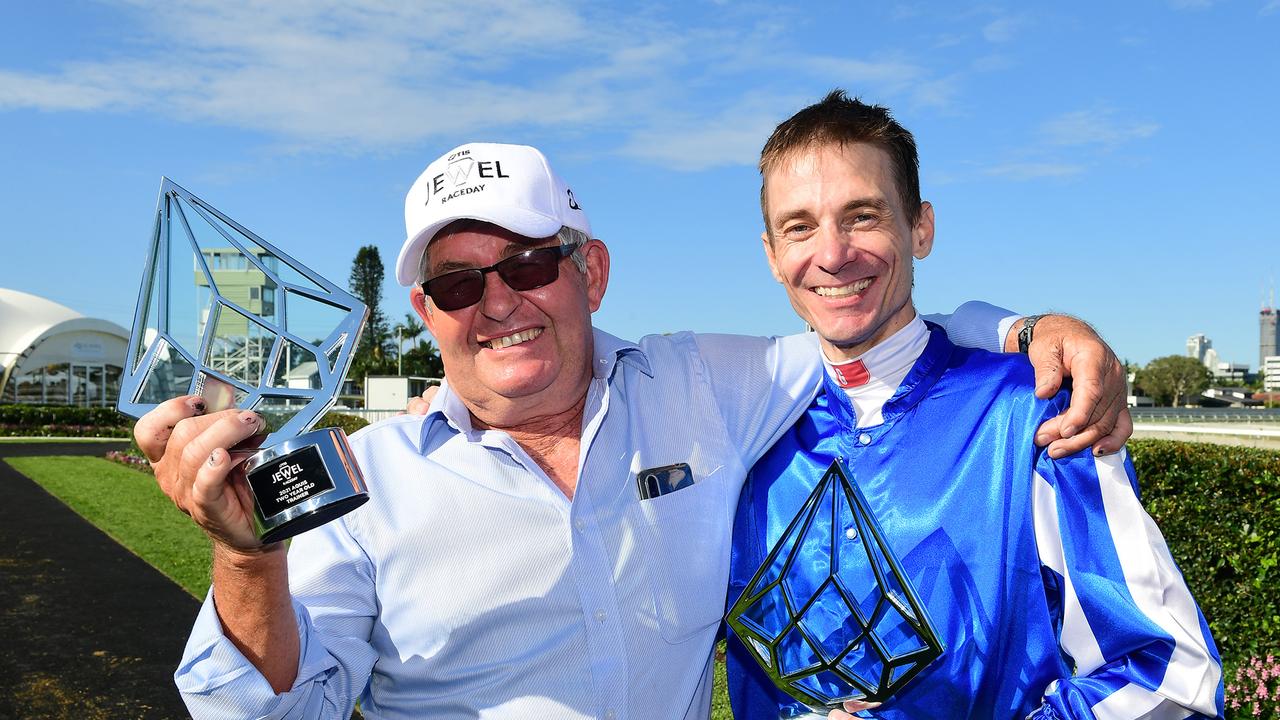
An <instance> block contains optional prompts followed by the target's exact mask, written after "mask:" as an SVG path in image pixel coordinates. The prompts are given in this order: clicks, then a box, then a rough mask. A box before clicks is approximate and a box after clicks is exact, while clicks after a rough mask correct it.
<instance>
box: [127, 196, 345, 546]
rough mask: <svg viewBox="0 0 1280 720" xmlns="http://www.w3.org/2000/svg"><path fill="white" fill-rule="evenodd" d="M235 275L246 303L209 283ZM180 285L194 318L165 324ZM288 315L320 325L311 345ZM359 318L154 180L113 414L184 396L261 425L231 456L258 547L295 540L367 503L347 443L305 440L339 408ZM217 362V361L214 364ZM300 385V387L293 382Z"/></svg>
mask: <svg viewBox="0 0 1280 720" xmlns="http://www.w3.org/2000/svg"><path fill="white" fill-rule="evenodd" d="M197 229H198V231H197ZM184 243H185V244H184ZM188 246H189V248H188ZM188 249H189V250H190V252H187V250H188ZM224 255H225V256H227V257H234V258H235V260H236V269H235V270H234V271H228V270H225V269H220V268H218V267H217V265H216V262H215V261H217V262H221V261H222V259H223V256H224ZM188 261H189V265H190V267H189V268H188V267H187V265H188ZM211 265H214V267H213V268H211ZM237 273H238V274H240V275H250V276H252V278H254V280H255V281H256V282H257V283H258V292H257V293H255V294H256V295H257V300H256V301H255V303H251V302H249V301H248V300H246V299H244V298H239V297H237V298H232V297H228V296H227V294H226V293H225V292H224V291H223V290H222V289H220V287H219V285H220V284H223V283H224V280H223V279H215V278H225V277H229V276H234V275H236V274H237ZM185 278H190V282H191V283H193V285H194V286H195V287H194V291H193V292H192V297H194V298H195V299H194V300H192V301H191V308H194V311H195V317H185V318H180V317H174V315H175V310H176V309H177V308H176V305H178V304H179V303H181V302H184V301H185V297H183V299H181V300H179V299H175V298H178V297H179V296H182V294H183V293H184V292H187V291H190V290H191V288H189V287H187V286H186V285H185V284H184V283H183V280H184V279H185ZM240 284H241V285H244V284H245V283H243V282H241V283H240ZM237 289H244V288H237ZM267 293H270V296H271V303H270V306H269V307H270V308H271V310H270V312H269V313H268V312H266V311H265V308H266V307H268V305H267V303H266V302H265V301H264V296H265V295H266V294H267ZM255 304H256V306H257V309H256V310H255V309H254V305H255ZM291 305H293V306H295V316H303V315H307V313H311V315H307V317H309V318H310V317H319V318H320V320H319V321H316V322H315V323H313V324H312V325H311V326H310V329H311V330H313V331H314V332H312V333H311V334H312V336H311V337H304V336H303V334H302V333H303V332H304V331H303V330H301V329H299V327H291V326H290V320H289V308H290V306H291ZM277 306H278V311H277ZM181 309H190V308H181ZM367 315H368V310H367V308H366V307H365V305H364V303H362V302H360V300H358V299H357V298H356V297H355V296H353V295H351V293H349V292H347V291H346V290H344V289H343V288H340V287H338V286H337V285H334V284H333V283H331V282H329V281H328V280H327V279H325V278H324V277H322V276H320V275H319V274H317V273H315V272H314V271H312V270H311V269H309V268H307V267H306V266H305V265H303V264H301V263H299V262H298V261H296V260H294V259H293V258H292V257H291V256H289V255H288V254H286V253H284V252H282V251H281V250H280V249H279V248H277V247H275V246H274V245H272V244H270V243H268V242H267V241H265V240H263V239H262V238H260V237H258V236H257V235H256V234H254V233H253V232H252V231H250V230H248V229H246V228H245V227H244V226H242V225H240V224H239V223H237V222H236V221H235V220H232V219H231V218H230V217H227V216H226V215H224V214H223V213H221V212H219V211H218V210H217V209H216V208H214V207H213V206H212V205H210V204H208V203H206V202H205V201H203V200H201V199H200V198H198V197H196V196H195V195H192V194H191V193H189V192H187V191H186V190H184V189H183V188H182V187H180V186H178V185H177V184H176V183H174V182H173V181H171V180H169V179H168V178H162V179H161V185H160V197H159V200H158V201H157V205H156V220H155V227H154V230H153V233H152V239H151V245H150V248H149V250H148V253H147V261H146V271H145V274H144V275H143V280H142V286H141V288H140V289H139V292H138V305H137V310H136V311H135V314H134V320H133V330H132V333H131V335H130V339H129V351H128V357H127V359H126V361H125V372H124V374H123V377H122V378H121V389H120V400H119V402H118V404H117V409H119V410H120V412H122V413H124V414H126V415H130V416H132V417H135V418H137V417H141V416H142V415H144V414H145V413H147V412H148V411H150V410H152V409H153V408H155V407H156V405H158V404H159V403H160V402H163V401H164V400H167V399H168V398H169V397H174V396H178V395H182V394H192V395H202V396H204V397H205V398H206V403H207V405H208V410H209V411H210V412H213V411H217V410H221V409H226V408H229V407H238V408H241V409H247V410H254V411H256V412H258V413H259V414H261V415H262V416H263V417H264V418H265V419H266V420H267V427H268V430H269V433H268V434H267V435H266V437H265V438H261V437H259V438H256V441H255V442H253V443H252V444H251V445H250V446H247V447H245V448H237V449H233V454H234V455H243V454H249V457H248V458H247V459H246V460H245V464H244V471H245V476H246V479H247V480H248V484H249V488H250V491H251V492H252V494H253V498H254V520H255V525H256V529H257V533H258V537H259V539H260V540H261V541H262V542H263V543H264V544H265V543H272V542H276V541H279V540H283V539H285V538H288V537H292V536H293V535H296V534H298V533H300V532H304V531H306V530H310V529H311V528H314V527H316V526H318V525H321V524H323V523H326V522H328V521H330V520H332V519H334V518H337V517H339V516H341V515H343V514H345V513H347V512H350V511H351V510H354V509H355V508H357V507H359V506H360V505H362V504H364V503H365V502H366V501H367V500H368V499H369V496H368V493H367V492H366V489H365V483H364V479H363V477H362V476H361V474H360V469H359V467H358V466H357V465H356V463H355V461H354V459H353V457H352V453H351V449H350V447H349V446H348V444H347V440H346V436H345V434H344V433H343V432H342V431H341V430H339V429H336V428H322V429H319V430H311V431H309V432H308V430H309V429H310V428H311V427H312V426H313V425H314V424H315V423H316V422H317V421H318V420H319V419H320V417H321V416H322V415H324V413H325V412H326V411H327V410H328V409H329V408H330V407H332V406H333V404H334V402H335V400H336V399H337V395H338V392H339V390H340V388H341V383H342V379H343V376H344V375H345V374H346V371H347V369H348V367H349V366H350V364H351V360H352V353H353V351H354V349H355V347H356V344H357V343H358V342H359V338H360V333H361V331H362V330H363V328H364V322H365V319H366V316H367ZM301 324H303V323H300V322H299V323H296V325H301ZM231 326H234V327H236V328H237V329H238V328H241V327H243V328H244V336H243V337H239V336H237V337H236V338H231V339H229V338H228V337H225V333H224V332H223V330H224V329H225V328H226V327H231ZM315 328H323V329H320V330H315ZM180 336H181V337H180ZM250 336H252V337H250ZM231 340H238V341H241V342H242V345H241V346H240V351H241V353H242V357H241V358H240V361H239V362H235V363H232V362H229V361H227V354H228V353H232V352H235V350H234V349H233V350H227V347H229V346H231V347H233V348H234V346H235V343H234V342H231ZM251 342H252V348H253V351H255V352H256V354H251V352H250V343H251ZM192 344H194V345H196V347H189V345H192ZM215 352H220V353H223V356H222V357H218V358H217V360H218V362H214V359H215V357H214V355H215ZM302 373H306V377H307V380H306V383H308V384H307V386H306V387H299V386H297V383H295V382H293V381H292V380H293V377H294V376H295V375H300V374H302ZM188 374H189V377H187V375H188ZM259 446H265V449H261V450H258V449H257V448H258V447H259ZM250 453H251V454H250Z"/></svg>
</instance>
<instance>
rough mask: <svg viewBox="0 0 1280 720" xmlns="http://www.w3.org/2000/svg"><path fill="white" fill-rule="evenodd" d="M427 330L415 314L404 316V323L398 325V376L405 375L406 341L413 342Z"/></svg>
mask: <svg viewBox="0 0 1280 720" xmlns="http://www.w3.org/2000/svg"><path fill="white" fill-rule="evenodd" d="M426 331H427V328H426V327H425V326H423V324H422V323H421V322H419V320H418V316H416V315H414V314H413V313H405V314H404V322H402V323H398V324H397V325H396V374H397V375H404V341H405V340H408V341H409V343H410V344H411V345H412V343H413V341H414V340H416V339H417V338H418V337H420V336H421V335H422V333H424V332H426Z"/></svg>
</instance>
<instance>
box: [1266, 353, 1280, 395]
mask: <svg viewBox="0 0 1280 720" xmlns="http://www.w3.org/2000/svg"><path fill="white" fill-rule="evenodd" d="M1262 378H1263V380H1262V389H1263V390H1264V391H1266V392H1277V391H1280V355H1268V356H1266V357H1264V358H1263V359H1262Z"/></svg>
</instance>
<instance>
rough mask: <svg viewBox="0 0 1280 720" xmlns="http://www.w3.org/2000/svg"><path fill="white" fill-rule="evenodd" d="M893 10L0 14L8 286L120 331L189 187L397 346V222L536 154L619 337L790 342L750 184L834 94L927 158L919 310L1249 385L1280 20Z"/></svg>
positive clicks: (1032, 9)
mask: <svg viewBox="0 0 1280 720" xmlns="http://www.w3.org/2000/svg"><path fill="white" fill-rule="evenodd" d="M881 5H882V4H881V3H870V2H861V3H850V2H832V3H812V4H806V5H805V6H803V7H800V6H792V5H791V4H781V5H779V4H772V3H752V2H743V3H734V2H699V1H698V0H684V1H682V2H673V3H660V2H646V3H637V4H635V5H625V4H622V3H617V4H614V3H586V2H583V3H577V2H567V1H565V2H562V1H560V0H505V1H502V2H495V1H486V0H475V1H471V2H466V3H456V2H415V3H398V2H390V1H387V2H374V1H369V2H301V1H299V2H287V1H280V2H248V3H242V2H232V1H231V0H212V1H194V2H188V1H184V0H170V1H167V2H151V1H150V0H115V1H111V0H104V1H102V2H91V3H77V2H48V3H5V4H3V5H2V6H0V219H2V220H3V226H0V248H2V249H0V287H7V288H13V289H18V290H22V291H26V292H30V293H35V294H38V295H43V296H46V297H49V298H51V299H54V300H56V301H58V302H61V303H64V304H66V305H69V306H70V307H72V308H74V309H76V310H78V311H80V312H83V313H86V314H90V315H96V316H100V317H105V318H107V319H111V320H114V321H116V322H119V323H121V324H122V325H125V326H128V325H129V323H130V322H131V318H132V313H133V304H134V302H135V300H136V296H137V287H138V283H139V281H140V276H141V270H142V268H141V266H142V259H143V255H144V252H145V246H146V243H147V237H148V234H149V232H150V229H151V222H152V217H153V213H154V209H155V201H156V194H157V191H158V189H159V184H160V178H161V176H162V175H168V176H169V177H171V178H173V179H174V180H175V181H176V182H178V183H179V184H181V185H183V186H184V187H186V188H187V189H188V190H190V191H192V192H194V193H195V194H197V195H199V196H201V197H202V198H204V199H205V200H207V201H209V202H211V203H212V204H213V205H215V206H216V207H218V208H219V209H221V210H222V211H223V212H225V213H227V214H229V215H231V216H232V217H234V218H236V219H237V220H239V221H240V222H241V223H242V224H244V225H246V226H247V227H249V228H250V229H252V230H254V231H255V232H257V233H258V234H259V235H262V236H263V237H265V238H266V239H268V240H269V241H271V242H273V243H274V244H276V245H278V246H280V247H281V248H282V249H284V250H285V251H287V252H290V253H292V254H293V255H294V256H295V257H298V258H299V259H301V260H303V261H304V262H307V263H308V264H309V265H311V266H313V267H314V268H315V269H317V270H318V271H320V272H321V273H322V274H325V275H326V276H328V277H330V278H332V279H334V280H336V281H338V282H340V283H345V281H346V278H347V276H348V273H349V270H350V265H351V260H352V258H353V257H354V255H355V251H356V249H357V248H358V247H359V246H360V245H364V244H374V245H377V246H378V248H379V249H380V250H381V252H382V256H383V259H384V262H386V263H387V266H388V267H387V273H388V280H387V284H386V289H385V305H386V307H387V309H388V312H389V315H390V316H391V317H393V318H398V317H401V316H402V315H403V313H404V312H406V311H408V310H409V305H408V302H407V292H406V291H404V290H403V289H401V288H400V287H399V286H398V285H396V284H395V282H394V279H392V277H391V276H392V268H391V265H392V263H394V259H395V257H396V254H397V252H398V250H399V246H400V244H401V242H402V240H403V237H404V225H403V202H404V194H405V192H406V191H407V190H408V188H409V185H410V184H411V183H412V182H413V180H414V179H415V178H416V177H417V175H418V173H419V172H421V170H422V169H423V168H424V167H425V166H426V164H427V163H428V162H429V161H430V160H431V159H433V158H434V157H436V156H437V155H439V154H440V153H442V152H444V151H446V150H448V149H449V148H451V147H453V146H455V145H458V144H461V143H463V142H466V141H471V140H492V141H502V142H521V143H529V144H533V145H537V146H539V147H541V148H542V149H543V150H544V151H545V152H546V153H547V155H548V156H549V157H550V158H551V160H552V162H553V164H554V165H555V166H556V167H557V169H558V171H559V172H560V174H561V175H563V176H564V177H565V178H566V179H567V180H568V181H569V182H570V184H571V185H572V186H573V187H574V192H575V195H576V196H577V198H578V199H579V201H580V202H581V204H582V205H583V207H584V208H585V209H586V210H587V211H588V212H589V213H590V216H591V219H592V224H593V226H594V229H595V231H596V234H597V235H598V236H600V237H601V238H603V239H604V240H605V241H606V242H607V243H608V244H609V246H610V249H611V251H612V255H613V268H614V270H613V276H612V281H611V285H610V288H609V293H608V296H607V297H606V298H605V304H604V307H603V309H602V310H601V311H600V313H599V314H598V315H597V317H596V322H597V324H598V325H599V326H601V327H603V328H604V329H606V330H609V331H611V332H613V333H615V334H619V335H622V336H625V337H634V336H638V335H641V334H644V333H649V332H664V331H669V330H677V329H684V328H689V329H694V330H704V331H707V330H718V331H729V332H743V333H755V334H775V333H786V332H794V331H797V330H798V329H800V325H799V322H798V321H797V320H796V318H795V316H794V315H793V314H792V312H791V310H790V307H789V306H788V304H787V302H786V299H785V295H784V294H783V292H782V290H781V288H780V287H779V286H778V285H777V284H776V283H774V282H773V280H772V278H771V277H770V275H769V273H768V271H767V269H766V266H765V263H764V259H763V255H762V253H761V250H760V242H759V233H760V230H761V221H760V215H759V209H758V203H757V198H758V190H759V177H758V174H757V173H756V171H755V169H754V165H753V163H754V161H755V159H756V157H757V155H758V153H759V148H760V146H761V144H762V143H763V142H764V140H765V138H766V137H767V136H768V133H769V132H770V130H771V129H772V128H773V126H774V125H775V124H777V123H778V122H779V121H781V120H782V119H784V118H785V117H787V116H788V115H790V114H791V113H792V112H794V111H795V110H797V109H799V108H801V107H803V106H804V105H807V104H809V103H811V102H814V101H816V100H817V99H819V98H820V97H821V96H822V95H823V94H824V93H825V92H826V91H827V90H829V89H830V88H832V87H836V86H839V87H843V88H845V89H846V90H847V91H849V92H850V94H856V95H860V96H861V97H862V98H863V99H864V100H867V101H874V102H878V103H881V104H885V105H888V106H889V107H890V108H892V109H893V110H894V112H895V114H896V116H897V117H898V119H899V120H900V121H901V122H902V123H903V124H904V125H905V126H906V127H908V128H909V129H911V130H912V131H913V132H914V133H915V135H916V138H917V141H918V143H919V145H920V150H921V166H922V192H923V195H924V196H925V198H926V199H929V200H931V201H932V202H933V203H934V205H935V208H936V212H937V217H938V235H937V241H936V243H935V247H934V252H933V254H932V255H931V256H930V257H929V258H927V259H926V260H924V261H923V262H922V263H920V264H919V265H918V267H917V280H916V300H917V306H918V307H919V308H921V310H923V311H924V312H930V311H938V310H946V309H949V308H951V307H954V306H955V305H956V304H958V303H959V302H962V301H963V300H965V299H969V298H979V299H985V300H988V301H992V302H995V303H998V304H1002V305H1005V306H1007V307H1013V308H1015V309H1019V310H1024V311H1037V310H1044V309H1055V310H1060V311H1065V312H1070V313H1074V314H1078V315H1081V316H1083V317H1085V318H1086V319H1088V320H1090V321H1092V322H1093V323H1095V324H1096V325H1097V326H1098V328H1099V330H1100V331H1101V332H1102V334H1103V336H1104V337H1106V338H1107V339H1108V340H1109V341H1110V342H1111V343H1112V344H1113V346H1114V347H1115V348H1116V350H1117V352H1118V353H1119V354H1120V355H1121V356H1122V357H1126V358H1128V359H1130V360H1133V361H1137V362H1146V361H1148V360H1150V359H1151V358H1153V357H1157V356H1160V355H1166V354H1171V353H1181V352H1183V349H1184V346H1185V341H1186V338H1187V336H1188V335H1191V334H1193V333H1201V332H1202V333H1205V334H1207V335H1209V337H1210V338H1211V339H1212V340H1213V342H1214V347H1215V348H1217V349H1218V351H1219V353H1220V355H1221V356H1222V359H1224V360H1230V361H1233V362H1242V363H1248V364H1249V365H1251V366H1255V367H1256V365H1257V348H1258V329H1257V328H1258V325H1257V311H1258V309H1259V307H1260V305H1261V304H1262V303H1263V302H1264V300H1265V299H1266V298H1267V293H1268V292H1269V290H1270V287H1271V286H1272V285H1273V284H1274V282H1275V280H1276V278H1277V276H1280V252H1277V250H1278V249H1280V229H1278V228H1277V227H1276V222H1275V220H1274V219H1273V213H1275V211H1276V210H1277V209H1280V183H1278V182H1277V181H1276V175H1275V173H1276V168H1277V167H1280V141H1278V140H1277V128H1278V127H1280V124H1278V123H1277V115H1278V114H1280V113H1278V111H1280V80H1278V79H1277V78H1280V0H1234V1H1233V0H1222V1H1220V2H1215V1H1213V0H1198V1H1197V0H1167V1H1156V0H1152V1H1148V2H1141V1H1136V2H1130V3H1115V2H1106V3H1102V2H1072V3H1052V4H1051V3H1035V2H1008V3H981V4H963V3H951V2H937V3H903V4H897V5H892V6H890V7H881ZM403 6H410V7H409V8H408V9H406V8H405V7H403Z"/></svg>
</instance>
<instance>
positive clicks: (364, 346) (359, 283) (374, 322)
mask: <svg viewBox="0 0 1280 720" xmlns="http://www.w3.org/2000/svg"><path fill="white" fill-rule="evenodd" d="M383 276H384V272H383V269H382V255H381V254H379V253H378V248H377V247H375V246H373V245H365V246H364V247H362V248H360V249H359V250H358V251H356V259H355V260H354V261H353V262H352V263H351V282H350V285H351V294H352V295H355V296H356V297H358V298H360V301H361V302H363V303H364V304H365V306H366V307H368V308H369V320H368V322H367V323H366V324H365V327H364V333H363V334H362V335H361V336H360V344H359V345H358V346H356V350H355V353H354V355H355V357H354V358H352V361H351V372H350V373H349V375H350V377H351V379H352V380H354V381H355V382H356V384H358V385H361V386H363V385H364V377H365V375H380V374H385V373H386V372H387V369H388V362H389V358H388V352H387V350H388V347H389V345H390V337H389V336H390V333H389V332H388V330H387V318H386V316H385V315H383V314H382V279H383Z"/></svg>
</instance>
